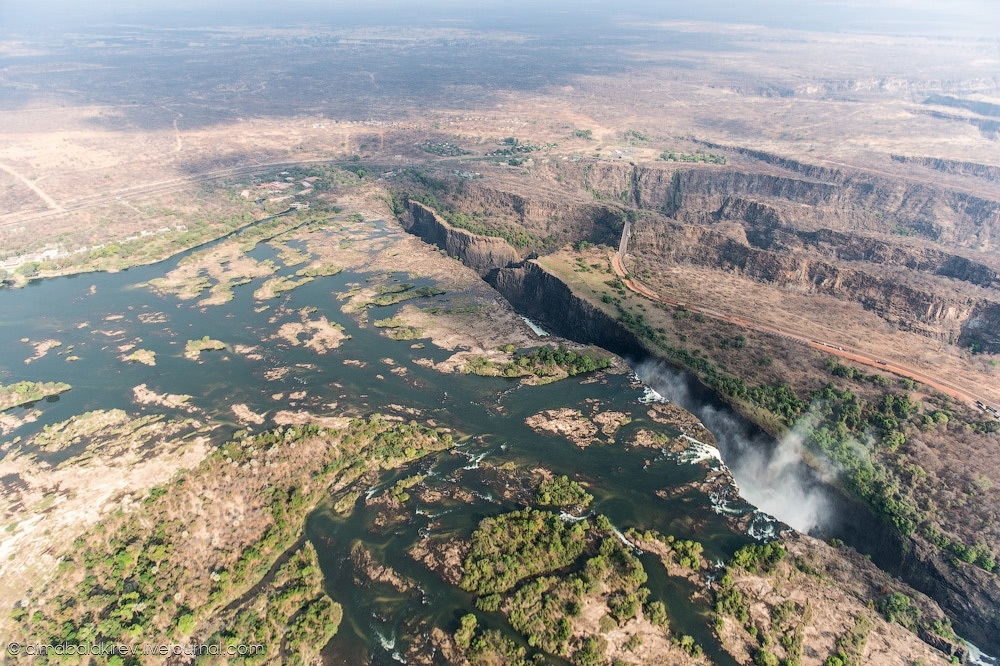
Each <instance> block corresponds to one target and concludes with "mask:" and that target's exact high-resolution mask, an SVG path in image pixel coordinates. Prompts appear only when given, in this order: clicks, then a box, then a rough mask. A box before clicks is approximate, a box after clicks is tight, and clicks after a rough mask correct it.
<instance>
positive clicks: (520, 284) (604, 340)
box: [489, 261, 647, 360]
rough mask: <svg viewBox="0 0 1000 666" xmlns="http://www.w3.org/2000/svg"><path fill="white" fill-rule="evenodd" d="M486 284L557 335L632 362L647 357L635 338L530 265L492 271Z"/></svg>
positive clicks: (565, 287) (555, 278)
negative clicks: (607, 351)
mask: <svg viewBox="0 0 1000 666" xmlns="http://www.w3.org/2000/svg"><path fill="white" fill-rule="evenodd" d="M489 282H490V284H492V285H493V287H494V289H496V290H497V291H499V292H500V293H501V294H502V295H503V297H504V298H506V299H507V300H508V301H509V302H510V304H511V305H513V306H514V308H515V309H516V310H517V311H518V312H520V313H522V314H524V315H527V316H529V317H531V318H532V319H534V320H536V321H538V322H539V323H540V324H542V325H543V326H545V327H546V328H547V329H549V330H551V331H552V332H554V333H556V334H558V335H561V336H563V337H565V338H568V339H570V340H574V341H576V342H585V343H590V344H595V345H599V346H601V347H604V348H605V349H608V350H610V351H613V352H615V353H616V354H618V355H620V356H624V357H626V358H631V359H633V360H638V359H642V358H644V357H646V355H647V352H646V349H645V347H643V345H642V343H641V342H640V341H639V339H638V338H637V337H636V336H635V335H633V334H632V333H631V332H630V331H628V330H626V329H624V328H623V327H622V326H620V325H619V324H618V322H616V321H615V320H614V319H613V318H611V317H609V316H608V315H607V314H605V313H604V312H603V311H601V310H599V309H597V308H595V307H594V306H593V305H591V304H590V303H588V302H586V301H585V300H583V299H582V298H580V297H579V296H577V295H575V294H574V293H573V291H572V290H571V289H570V288H569V287H567V286H566V285H565V284H564V283H563V282H562V281H561V280H559V278H557V277H555V276H553V275H551V274H550V273H548V272H547V271H545V270H544V269H543V268H542V267H540V266H539V265H538V264H536V263H535V262H533V261H526V262H524V263H523V264H522V265H520V266H514V267H511V268H504V269H501V270H499V271H496V272H495V273H493V274H491V275H490V276H489Z"/></svg>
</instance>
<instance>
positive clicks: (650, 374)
mask: <svg viewBox="0 0 1000 666" xmlns="http://www.w3.org/2000/svg"><path fill="white" fill-rule="evenodd" d="M636 374H638V376H639V378H640V379H642V381H643V382H645V383H646V384H648V385H649V386H651V387H652V388H653V389H654V390H655V391H656V392H657V393H659V394H660V395H662V396H663V397H665V398H667V399H668V400H670V401H671V402H675V403H677V404H678V405H680V406H681V407H683V408H685V409H687V410H688V411H690V412H691V413H693V414H695V415H697V416H698V417H699V418H700V419H701V421H702V423H704V424H705V426H706V427H707V428H708V429H709V430H711V431H712V434H714V435H715V437H716V439H717V440H718V444H719V450H720V451H721V453H722V458H723V460H724V461H725V462H726V465H727V466H728V467H729V469H730V471H731V472H732V474H733V478H734V479H736V484H737V485H738V486H739V489H740V494H741V495H742V496H743V497H744V498H745V499H746V500H747V501H748V502H750V503H751V504H753V505H754V506H756V507H757V508H758V509H760V510H761V511H764V512H765V513H769V514H771V515H772V516H774V517H775V518H777V519H778V520H780V521H782V522H784V523H786V524H788V525H790V526H791V527H793V528H795V529H796V530H798V531H800V532H804V533H824V532H826V531H827V530H828V529H829V528H831V527H832V525H833V522H834V520H833V502H832V501H831V500H830V497H829V494H828V493H829V490H828V489H827V488H826V487H825V486H824V485H823V483H822V476H821V475H820V474H819V473H818V472H817V471H816V470H814V469H812V468H811V467H809V466H808V465H806V463H805V462H804V461H803V459H802V453H803V449H802V441H803V438H804V433H805V432H806V431H807V428H808V427H809V424H808V419H807V420H806V421H805V422H804V423H803V425H801V426H798V427H796V429H795V430H793V431H791V432H790V433H788V434H787V435H786V436H785V437H783V438H781V439H780V440H778V442H777V443H776V444H775V443H774V442H773V440H772V438H770V437H769V436H768V435H766V434H764V433H760V432H754V431H753V430H751V429H750V428H748V427H747V425H746V424H744V423H743V422H741V421H740V420H739V419H738V418H737V417H735V416H734V415H732V414H731V413H730V412H729V411H728V410H726V409H720V408H718V407H716V406H715V405H712V404H710V403H708V402H705V401H702V400H699V399H697V398H696V397H695V396H692V395H691V391H690V390H689V388H688V382H687V380H686V379H685V377H684V376H683V375H681V374H680V373H678V372H677V371H675V370H673V369H671V368H669V367H667V366H665V365H663V364H661V363H655V362H645V363H642V364H640V365H639V366H638V367H637V368H636Z"/></svg>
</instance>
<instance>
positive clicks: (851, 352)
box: [611, 254, 987, 405]
mask: <svg viewBox="0 0 1000 666" xmlns="http://www.w3.org/2000/svg"><path fill="white" fill-rule="evenodd" d="M611 265H612V266H613V267H614V269H615V273H616V274H617V275H618V277H619V278H621V280H622V282H624V283H625V286H626V287H628V288H629V290H631V291H633V292H635V293H637V294H639V295H640V296H644V297H646V298H648V299H650V300H654V301H659V302H660V303H665V304H667V305H673V306H678V305H683V306H684V307H685V308H687V309H688V310H690V311H691V312H694V313H696V314H700V315H702V316H705V317H711V318H713V319H718V320H721V321H726V322H729V323H731V324H736V325H737V326H742V327H743V328H748V329H752V330H755V331H761V332H764V333H769V334H771V335H779V336H781V337H783V338H785V339H787V340H791V341H792V342H797V343H799V344H803V345H806V346H808V347H812V348H813V349H816V350H818V351H821V352H825V353H827V354H830V355H832V356H838V357H840V358H845V359H849V360H851V361H854V362H855V363H860V364H862V365H868V366H871V367H873V368H876V369H878V370H882V371H884V372H891V373H892V374H894V375H898V376H900V377H906V378H908V379H912V380H914V381H918V382H920V383H921V384H925V385H927V386H930V387H931V388H935V389H937V390H938V391H941V392H942V393H945V394H947V395H950V396H951V397H953V398H957V399H958V400H963V401H965V402H968V403H969V404H971V405H975V403H976V402H982V403H986V402H987V400H986V399H985V398H983V397H982V396H979V395H976V394H975V393H971V392H969V391H968V390H967V389H964V388H962V387H960V386H957V385H955V384H953V383H952V382H949V381H947V380H944V379H941V378H939V377H932V376H930V375H927V374H925V373H923V372H920V371H918V370H914V369H913V368H908V367H906V366H903V365H899V364H898V363H895V362H891V361H883V360H882V359H880V358H876V357H874V356H869V355H868V354H866V353H864V352H860V351H857V350H855V349H845V348H844V347H842V346H840V345H834V344H831V343H829V342H824V341H822V340H816V339H815V338H812V337H808V336H804V335H803V334H802V333H801V332H791V331H787V330H783V329H780V328H775V327H772V326H767V325H764V324H759V323H757V322H754V321H749V320H747V319H742V318H740V317H733V316H731V315H727V314H723V313H721V312H717V311H715V310H709V309H707V308H701V307H697V306H692V305H688V304H686V303H681V302H678V301H674V300H671V299H669V298H663V297H661V296H660V295H659V294H657V293H656V292H655V291H653V290H652V289H650V288H649V287H647V286H645V285H644V284H641V283H639V282H638V281H636V280H635V279H633V278H630V277H628V274H627V273H626V272H625V268H624V266H622V260H621V256H620V255H618V254H614V255H613V256H612V257H611Z"/></svg>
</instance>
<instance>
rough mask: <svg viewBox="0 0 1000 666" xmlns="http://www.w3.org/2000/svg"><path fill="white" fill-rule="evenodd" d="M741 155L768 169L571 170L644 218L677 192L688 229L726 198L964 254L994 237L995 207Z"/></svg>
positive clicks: (799, 223) (809, 222)
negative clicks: (936, 244)
mask: <svg viewBox="0 0 1000 666" xmlns="http://www.w3.org/2000/svg"><path fill="white" fill-rule="evenodd" d="M740 152H743V153H744V154H746V155H747V156H749V157H753V158H754V159H759V160H760V161H762V162H764V163H765V164H767V165H769V167H772V168H768V169H763V170H753V169H747V168H744V167H739V166H735V165H733V166H728V165H727V166H708V165H683V166H678V165H674V164H671V163H662V164H661V163H657V164H645V165H636V166H633V165H630V164H625V163H618V162H615V163H611V162H601V163H597V164H593V165H587V166H583V167H576V169H577V173H576V174H574V175H575V177H576V178H577V179H578V180H579V182H580V183H582V184H583V186H584V187H585V188H586V189H588V190H590V191H591V192H594V193H595V194H596V195H597V196H600V197H605V198H608V199H610V200H613V201H620V202H622V203H623V204H626V205H628V206H632V207H637V208H641V209H644V210H650V211H663V212H671V209H672V208H673V209H676V208H677V205H676V204H677V199H678V190H679V194H680V199H681V201H682V205H681V206H680V213H679V214H677V216H676V217H677V219H678V220H680V221H684V222H688V223H702V222H704V221H706V220H707V219H710V218H711V216H712V215H713V214H715V213H716V212H717V211H719V210H720V209H721V208H722V207H723V205H724V204H725V202H726V200H727V199H729V198H731V197H736V198H743V199H747V200H751V201H759V202H761V203H766V204H768V205H770V206H772V207H775V208H776V209H778V210H780V211H781V212H782V213H784V214H785V215H786V217H787V218H788V219H789V220H791V221H792V222H793V223H794V224H795V226H796V227H798V228H804V229H813V230H817V229H822V228H827V229H837V230H840V231H847V230H856V231H868V232H873V233H883V234H893V233H897V232H903V233H909V234H913V235H916V236H920V237H923V238H927V239H930V240H934V241H938V242H941V243H947V244H952V245H956V246H959V247H969V248H972V247H984V248H990V247H993V246H994V245H995V243H996V242H997V239H998V238H1000V202H997V201H991V200H988V199H984V198H981V197H977V196H973V195H971V194H968V193H966V192H962V191H957V190H950V189H947V188H944V187H936V186H933V185H928V184H925V183H917V182H910V181H905V180H902V179H891V178H888V177H881V176H877V175H872V174H869V173H859V172H847V171H841V170H837V169H831V168H827V167H818V166H815V165H809V164H803V163H800V162H796V161H794V160H787V159H784V158H779V157H775V156H770V155H767V154H766V153H759V152H755V151H740ZM570 169H571V167H567V168H566V169H564V170H570ZM675 173H677V174H679V175H678V176H677V180H676V181H675V176H674V174H675Z"/></svg>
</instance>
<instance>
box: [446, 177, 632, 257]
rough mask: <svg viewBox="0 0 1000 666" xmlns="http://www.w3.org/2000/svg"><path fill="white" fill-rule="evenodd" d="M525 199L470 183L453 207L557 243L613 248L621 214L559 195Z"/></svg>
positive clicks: (622, 222) (622, 220)
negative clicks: (593, 244)
mask: <svg viewBox="0 0 1000 666" xmlns="http://www.w3.org/2000/svg"><path fill="white" fill-rule="evenodd" d="M552 195H553V196H538V195H537V194H536V195H533V196H526V195H523V194H519V193H515V192H510V191H507V190H504V189H500V188H497V187H495V186H492V185H491V184H489V183H481V182H477V181H471V182H466V183H463V186H462V187H461V188H460V189H459V191H458V192H456V193H455V195H454V204H455V207H456V208H458V209H459V210H461V211H462V212H464V213H467V214H476V213H480V214H483V215H484V216H485V217H488V218H490V219H492V220H497V221H503V222H508V223H512V224H515V225H517V226H518V227H519V228H521V229H523V230H524V231H526V232H528V233H530V234H534V235H535V236H538V237H541V238H546V237H553V238H557V239H558V241H559V242H565V241H570V240H573V241H579V240H586V241H590V242H591V243H605V244H612V245H615V244H617V243H618V237H619V236H620V235H621V230H622V225H623V224H624V217H625V214H624V212H623V211H622V210H621V209H619V208H618V207H616V206H613V205H609V204H603V203H590V202H587V203H584V202H580V201H573V200H569V201H567V200H566V197H565V195H563V196H559V194H558V193H555V192H553V193H552Z"/></svg>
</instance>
